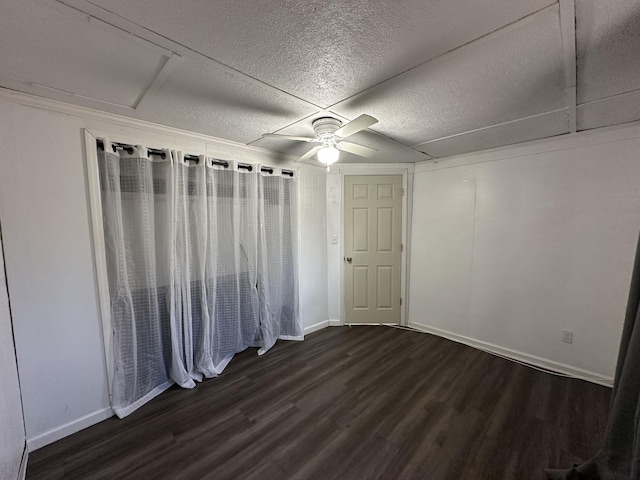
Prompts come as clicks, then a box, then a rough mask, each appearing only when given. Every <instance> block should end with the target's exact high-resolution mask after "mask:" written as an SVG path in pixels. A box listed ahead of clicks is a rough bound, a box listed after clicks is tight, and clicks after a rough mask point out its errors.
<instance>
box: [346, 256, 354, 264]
mask: <svg viewBox="0 0 640 480" xmlns="http://www.w3.org/2000/svg"><path fill="white" fill-rule="evenodd" d="M345 260H346V261H347V263H351V260H353V258H351V257H347V258H345Z"/></svg>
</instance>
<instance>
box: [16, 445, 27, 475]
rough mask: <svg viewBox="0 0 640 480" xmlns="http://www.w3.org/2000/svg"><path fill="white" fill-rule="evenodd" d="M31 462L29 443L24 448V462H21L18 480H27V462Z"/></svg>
mask: <svg viewBox="0 0 640 480" xmlns="http://www.w3.org/2000/svg"><path fill="white" fill-rule="evenodd" d="M28 461H29V449H28V448H27V442H24V448H23V450H22V460H20V470H18V480H25V478H27V462H28Z"/></svg>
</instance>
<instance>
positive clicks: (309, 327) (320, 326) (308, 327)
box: [304, 320, 329, 335]
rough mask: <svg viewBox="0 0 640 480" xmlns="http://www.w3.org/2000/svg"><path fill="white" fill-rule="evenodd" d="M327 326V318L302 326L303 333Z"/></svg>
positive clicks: (307, 333)
mask: <svg viewBox="0 0 640 480" xmlns="http://www.w3.org/2000/svg"><path fill="white" fill-rule="evenodd" d="M328 326H329V320H324V321H322V322H318V323H314V324H313V325H309V326H307V327H304V334H305V335H309V334H310V333H313V332H317V331H318V330H322V329H323V328H327V327H328Z"/></svg>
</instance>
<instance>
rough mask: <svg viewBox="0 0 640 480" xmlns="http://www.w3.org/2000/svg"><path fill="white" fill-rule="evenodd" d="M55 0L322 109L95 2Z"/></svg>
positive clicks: (177, 53)
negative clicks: (155, 37) (121, 23)
mask: <svg viewBox="0 0 640 480" xmlns="http://www.w3.org/2000/svg"><path fill="white" fill-rule="evenodd" d="M56 2H58V3H61V4H63V5H66V6H68V7H70V8H73V9H75V10H78V11H79V12H81V13H83V14H85V15H88V16H89V17H93V18H96V19H97V20H99V21H102V22H104V23H106V24H108V25H111V26H112V27H114V28H117V29H119V30H121V31H123V32H125V33H127V34H129V35H131V36H133V37H137V38H140V39H142V40H144V41H146V42H148V43H151V44H153V45H156V46H158V47H161V48H164V49H167V50H170V51H171V52H172V53H174V54H176V55H179V56H189V57H191V58H193V59H195V60H201V61H204V62H205V63H207V64H209V65H211V66H214V67H217V68H222V69H223V70H227V71H228V72H229V73H234V74H237V75H239V76H241V77H243V78H245V79H247V80H250V81H251V83H254V84H259V85H261V86H263V87H267V88H268V89H271V90H275V91H277V92H279V93H281V94H284V95H286V96H287V97H290V98H292V99H295V100H298V101H300V102H302V103H304V104H306V105H307V106H310V107H312V108H316V109H319V110H324V108H323V107H321V106H320V105H316V104H314V103H313V102H310V101H308V100H305V99H303V98H301V97H298V96H297V95H293V94H291V93H289V92H287V91H285V90H282V89H281V88H278V87H276V86H274V85H271V84H269V83H267V82H264V81H262V80H260V79H258V78H255V77H253V76H251V75H248V74H246V73H244V72H243V71H241V70H238V69H237V68H234V67H232V66H230V65H227V64H225V63H223V62H221V61H219V60H216V59H215V58H213V57H210V56H208V55H205V54H204V53H202V52H199V51H198V50H195V49H193V48H191V47H188V46H186V45H183V44H182V43H180V42H177V41H175V40H172V39H171V38H169V37H167V36H165V35H162V34H161V33H157V32H155V31H153V30H151V29H150V28H147V27H144V26H142V25H140V24H138V23H136V22H134V21H132V20H129V19H127V18H124V17H122V16H120V15H118V14H117V13H114V12H112V11H110V10H107V9H106V8H103V7H101V6H100V5H97V4H95V3H93V2H90V1H88V0H56ZM77 4H83V5H90V6H91V7H93V10H94V11H93V12H88V11H86V10H83V9H82V7H80V6H79V5H77ZM96 9H97V10H98V11H102V12H105V13H107V14H108V15H111V16H112V17H116V18H117V19H118V20H119V21H122V22H126V23H129V24H130V25H134V26H135V27H137V28H138V29H140V30H142V31H143V32H148V33H150V34H151V35H155V36H157V37H160V38H161V39H163V40H164V41H165V42H166V43H168V44H169V47H167V46H164V45H161V44H158V43H156V42H155V41H153V40H151V39H150V38H148V37H145V36H142V35H141V34H138V33H134V32H132V31H130V30H128V29H127V28H126V27H125V26H124V25H117V24H114V23H113V22H112V21H110V20H109V19H106V18H104V17H101V16H99V14H97V13H96V12H95V10H96ZM176 46H177V47H179V48H180V49H183V50H184V52H178V51H176V50H175V47H176Z"/></svg>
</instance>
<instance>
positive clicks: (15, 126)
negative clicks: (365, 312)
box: [0, 90, 326, 450]
mask: <svg viewBox="0 0 640 480" xmlns="http://www.w3.org/2000/svg"><path fill="white" fill-rule="evenodd" d="M0 118H2V122H0V145H2V153H1V154H0V172H2V174H1V175H0V219H1V220H2V226H3V233H4V241H5V253H6V264H7V275H8V278H9V295H10V298H11V304H12V307H13V322H14V328H15V339H16V348H17V356H18V367H19V372H20V378H21V383H22V395H23V402H24V412H25V423H26V434H27V439H28V443H29V447H30V449H31V450H33V449H34V448H38V447H40V446H42V445H45V444H47V443H50V442H52V441H55V440H56V439H58V438H61V437H63V436H65V435H68V434H70V433H73V432H75V431H77V430H79V429H81V428H84V427H86V426H89V425H91V424H93V423H96V422H98V421H100V420H102V419H104V418H107V417H109V416H110V415H111V410H110V408H109V399H108V386H107V380H106V373H105V362H104V354H103V342H102V332H101V323H100V317H99V308H98V298H97V290H96V282H95V272H94V262H93V252H92V241H91V228H90V212H89V204H88V190H87V182H86V171H85V164H84V149H83V145H82V138H83V133H82V129H83V128H89V129H91V130H92V131H93V132H96V133H100V134H107V135H108V136H109V137H110V138H111V139H113V140H120V141H125V142H137V143H146V144H148V145H152V146H158V147H162V146H167V147H173V148H182V149H183V150H185V151H188V152H192V153H205V152H206V153H208V154H212V155H216V156H219V157H221V158H227V159H234V160H241V161H249V162H261V163H263V164H274V163H275V161H274V159H273V158H271V157H269V156H267V155H266V154H265V153H263V151H261V150H259V149H255V148H251V147H244V146H240V145H238V144H232V142H226V141H223V140H220V141H218V140H216V139H211V140H208V137H204V136H202V135H197V134H191V133H189V132H182V131H179V130H175V129H167V128H164V127H159V126H154V125H153V124H146V123H144V122H137V121H134V120H130V119H124V118H121V117H117V116H114V115H107V114H101V113H99V112H95V111H91V110H86V109H81V108H78V107H71V106H68V105H65V104H58V103H57V102H53V101H47V100H42V99H36V98H34V97H29V96H25V95H21V94H15V93H12V92H8V91H6V90H0ZM300 183H301V187H302V190H301V191H302V192H303V193H302V195H301V198H300V203H299V208H300V213H301V215H303V216H304V218H303V221H302V222H301V232H300V238H301V239H302V240H303V243H302V244H301V249H300V251H301V254H302V255H301V258H300V265H301V271H300V284H301V291H300V299H301V305H300V310H301V314H302V321H303V322H304V325H305V326H308V325H312V324H314V323H317V322H318V321H319V319H320V318H323V319H326V266H325V265H326V261H325V259H324V257H323V255H326V249H325V248H324V242H319V243H321V248H319V249H318V250H317V251H316V250H315V249H316V247H317V244H318V241H316V240H315V239H317V238H320V239H323V238H325V237H326V229H325V226H324V222H325V221H326V220H325V219H326V215H325V208H324V202H325V191H324V172H323V170H321V169H316V168H313V167H304V168H302V171H301V172H300ZM307 187H309V189H310V190H309V195H307V193H306V192H307ZM323 252H325V253H323Z"/></svg>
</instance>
